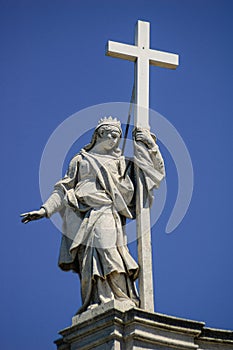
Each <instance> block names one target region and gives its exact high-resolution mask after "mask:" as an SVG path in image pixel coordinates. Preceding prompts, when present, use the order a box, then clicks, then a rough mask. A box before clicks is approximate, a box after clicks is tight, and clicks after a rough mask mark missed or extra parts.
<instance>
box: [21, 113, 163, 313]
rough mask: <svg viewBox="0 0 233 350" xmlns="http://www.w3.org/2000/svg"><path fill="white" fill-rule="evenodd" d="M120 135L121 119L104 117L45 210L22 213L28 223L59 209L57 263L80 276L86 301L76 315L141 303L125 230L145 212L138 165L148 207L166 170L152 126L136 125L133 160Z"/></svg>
mask: <svg viewBox="0 0 233 350" xmlns="http://www.w3.org/2000/svg"><path fill="white" fill-rule="evenodd" d="M121 135H122V130H121V124H120V122H119V121H118V120H117V119H113V118H112V117H108V118H103V119H101V120H100V121H99V123H98V125H97V127H96V129H95V132H94V134H93V136H92V140H91V142H90V143H89V144H88V145H87V146H85V147H84V148H83V149H82V150H81V151H80V152H79V153H78V154H77V155H75V156H74V157H73V159H72V160H71V162H70V165H69V168H68V171H67V174H66V175H65V177H64V178H63V179H61V180H60V181H59V182H57V183H56V184H55V187H54V191H53V193H52V194H51V196H50V197H49V198H48V200H47V201H46V202H45V203H44V204H43V205H42V207H41V209H40V210H38V211H33V212H29V213H25V214H23V220H22V221H23V222H24V223H27V222H29V221H32V220H37V219H40V218H42V217H45V216H46V217H47V218H50V217H51V216H52V215H53V214H54V213H56V212H59V213H60V215H61V217H62V219H63V237H62V243H61V249H60V257H59V266H60V268H61V269H63V270H65V271H67V270H73V271H74V272H76V273H78V274H79V276H80V281H81V296H82V302H83V304H82V306H81V308H80V309H79V310H78V313H81V312H83V311H85V310H86V309H88V308H91V309H93V308H96V307H97V306H98V305H99V304H104V303H107V302H108V301H110V300H115V299H116V300H120V301H124V300H125V301H128V302H130V303H131V304H132V305H133V306H139V298H138V294H137V291H136V288H135V283H134V281H135V280H136V279H137V277H138V273H139V266H138V264H137V262H136V261H135V260H134V259H133V257H132V256H131V255H130V252H129V250H128V247H127V236H126V232H125V222H126V219H135V217H136V216H139V215H143V213H140V211H139V210H138V208H137V210H136V197H137V196H136V192H137V187H138V183H137V180H136V176H135V165H136V168H137V171H138V172H139V175H140V176H139V178H140V185H141V187H142V191H143V198H145V200H146V202H147V203H148V206H150V205H151V204H152V200H153V190H154V189H155V188H158V187H159V184H160V182H161V180H162V179H163V178H164V176H165V171H164V163H163V159H162V156H161V154H160V152H159V148H158V146H157V144H156V138H155V136H154V135H152V134H151V133H150V131H149V130H148V129H141V128H137V129H135V131H134V133H133V138H134V144H135V157H134V162H132V160H127V159H126V158H125V157H124V156H123V155H122V154H121V150H120V149H119V142H120V138H121ZM145 233H146V232H143V231H142V232H141V234H142V236H143V235H144V234H145ZM147 249H148V247H146V246H145V251H147ZM149 253H150V252H148V254H149ZM147 268H148V274H149V277H150V278H151V276H152V272H151V269H150V266H147Z"/></svg>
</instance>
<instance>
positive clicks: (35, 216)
mask: <svg viewBox="0 0 233 350" xmlns="http://www.w3.org/2000/svg"><path fill="white" fill-rule="evenodd" d="M20 216H22V217H23V218H22V220H21V221H22V223H24V224H27V223H28V222H29V221H33V220H39V219H42V218H43V217H45V216H46V211H45V209H44V208H40V209H39V210H34V211H29V212H28V213H23V214H21V215H20Z"/></svg>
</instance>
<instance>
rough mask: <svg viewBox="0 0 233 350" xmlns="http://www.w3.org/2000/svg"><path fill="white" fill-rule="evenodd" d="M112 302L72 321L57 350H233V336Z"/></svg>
mask: <svg viewBox="0 0 233 350" xmlns="http://www.w3.org/2000/svg"><path fill="white" fill-rule="evenodd" d="M204 325H205V324H204V323H203V322H197V321H192V320H186V319H181V318H176V317H172V316H167V315H163V314H159V313H150V312H147V311H144V310H142V309H139V308H135V307H133V306H132V305H131V303H128V302H118V301H111V302H109V303H106V304H104V305H101V306H98V307H96V308H94V309H92V310H88V311H86V312H83V313H82V314H81V315H78V316H75V317H73V319H72V326H70V327H68V328H65V329H63V330H62V331H60V332H59V334H60V335H61V336H62V338H60V339H58V340H56V341H55V344H56V345H57V349H58V350H76V349H80V350H89V349H92V350H131V349H132V350H139V349H145V350H161V349H174V350H175V349H176V350H177V349H183V350H188V349H205V350H215V349H216V350H217V349H221V350H225V349H226V350H230V349H231V350H233V332H231V331H224V330H216V329H210V328H205V327H204Z"/></svg>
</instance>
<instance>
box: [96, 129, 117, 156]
mask: <svg viewBox="0 0 233 350" xmlns="http://www.w3.org/2000/svg"><path fill="white" fill-rule="evenodd" d="M120 137H121V134H120V131H119V129H118V128H116V127H111V128H108V129H107V130H101V134H100V139H99V141H100V143H101V147H103V149H104V150H105V151H110V150H112V149H114V148H115V147H117V146H118V145H119V142H120Z"/></svg>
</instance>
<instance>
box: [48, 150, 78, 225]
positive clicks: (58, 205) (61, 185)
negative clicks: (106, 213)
mask: <svg viewBox="0 0 233 350" xmlns="http://www.w3.org/2000/svg"><path fill="white" fill-rule="evenodd" d="M80 158H81V156H80V155H76V156H75V157H74V158H73V159H72V160H71V162H70V164H69V167H68V170H67V173H66V175H65V176H64V178H63V179H61V180H60V181H58V182H57V183H56V184H55V186H54V190H53V192H52V194H51V195H50V197H49V198H48V199H47V201H46V202H45V203H44V204H43V205H42V206H41V207H42V208H44V209H45V211H46V216H47V217H48V218H50V217H51V216H52V215H53V214H54V213H56V212H60V211H61V210H62V209H63V207H64V205H65V204H67V203H69V204H70V205H72V204H73V205H74V206H75V205H77V203H76V198H75V196H74V193H73V192H74V187H75V185H76V181H77V172H78V164H79V161H80ZM73 202H75V203H73Z"/></svg>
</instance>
